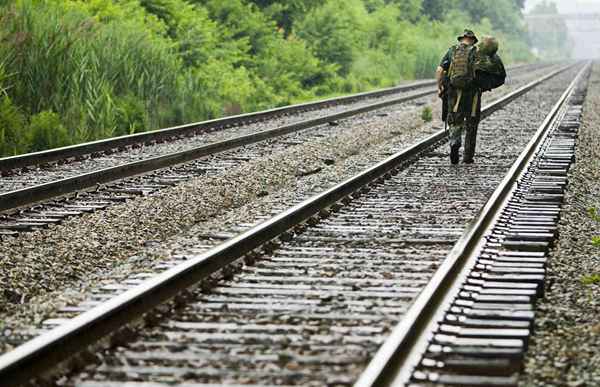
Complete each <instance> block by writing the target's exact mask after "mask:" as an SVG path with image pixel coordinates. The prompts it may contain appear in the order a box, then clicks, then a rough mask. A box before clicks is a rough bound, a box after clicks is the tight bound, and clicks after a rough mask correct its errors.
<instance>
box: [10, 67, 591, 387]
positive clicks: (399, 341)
mask: <svg viewBox="0 0 600 387" xmlns="http://www.w3.org/2000/svg"><path fill="white" fill-rule="evenodd" d="M586 69H587V68H586ZM586 69H583V70H581V71H580V72H578V78H577V79H576V80H575V81H573V82H572V83H571V85H570V86H569V87H568V88H567V90H566V91H565V92H564V93H563V94H562V96H561V97H560V99H559V102H558V103H557V104H556V106H555V107H554V108H553V109H552V111H551V112H550V114H549V115H548V116H547V118H546V120H545V121H544V122H543V124H542V125H541V126H539V128H538V126H537V124H535V125H534V124H531V123H529V122H528V121H530V119H532V118H535V117H537V116H536V114H537V115H538V116H539V112H538V111H535V108H536V107H535V106H532V107H531V109H532V110H534V111H533V112H528V113H527V114H524V111H521V113H523V114H521V115H519V114H518V112H519V110H518V107H516V106H515V105H507V101H508V100H512V99H514V98H515V97H514V95H512V96H507V97H505V99H504V100H501V101H498V102H496V103H495V104H494V105H492V106H488V107H486V109H485V111H486V113H485V115H486V116H489V115H490V114H492V112H493V111H497V110H498V109H499V108H500V107H501V106H502V107H506V108H507V109H513V110H512V111H503V110H500V111H498V114H505V116H504V118H503V119H504V120H505V121H509V120H513V121H515V120H517V121H518V120H520V121H518V122H519V123H520V124H521V126H519V127H518V128H513V127H506V126H501V127H495V128H494V127H492V126H493V125H491V124H488V123H487V122H484V123H483V124H482V128H481V143H482V145H483V149H482V151H481V153H480V158H478V160H477V163H476V164H475V165H473V166H469V167H468V168H469V173H467V174H466V173H463V172H464V170H463V169H461V168H467V167H461V168H456V167H452V166H450V165H448V160H447V155H446V152H445V146H444V142H445V139H444V133H443V132H440V133H436V134H435V135H433V136H431V137H429V138H428V139H426V140H424V141H422V142H420V143H418V144H415V145H414V146H412V147H410V148H409V149H406V150H404V151H401V152H399V153H398V154H395V155H393V156H391V157H390V158H388V159H387V160H385V161H383V162H381V163H379V164H377V165H376V166H373V167H371V168H369V169H368V170H365V171H364V172H363V173H361V174H359V175H357V176H355V177H353V178H351V179H349V180H347V181H345V182H343V183H341V184H339V185H337V186H335V187H333V188H331V189H329V190H327V191H325V192H323V193H321V194H319V195H316V196H315V197H312V198H310V199H308V200H305V201H303V202H302V203H300V204H298V205H296V206H294V207H293V208H291V209H289V210H286V211H285V212H283V213H281V214H279V215H277V216H275V217H273V218H271V219H268V220H267V221H265V222H263V223H261V224H260V225H258V226H256V227H254V228H252V229H251V230H248V231H246V232H244V233H242V234H241V235H239V236H237V237H234V238H232V239H230V240H228V241H226V242H224V243H222V244H219V245H217V246H216V247H214V248H213V249H211V250H209V251H207V252H206V253H203V254H201V255H197V256H189V257H184V256H181V257H173V259H172V260H171V261H170V262H166V263H164V264H163V265H162V270H163V272H162V273H161V274H159V275H157V276H152V277H151V278H150V279H147V277H148V276H139V277H136V278H131V280H130V281H126V282H125V283H121V284H120V285H117V286H114V287H113V288H112V289H104V291H103V292H99V293H98V294H96V295H95V297H94V299H92V300H90V301H89V302H88V303H86V304H85V305H81V306H80V307H79V308H75V309H76V310H71V311H70V312H71V313H73V312H75V313H76V314H77V313H79V312H83V313H82V314H79V315H77V316H76V317H74V318H72V319H70V320H69V321H66V322H65V321H55V322H54V324H57V327H55V328H53V329H51V330H50V331H48V332H47V333H44V334H42V335H41V336H39V337H37V338H35V339H33V340H31V341H29V342H27V343H25V344H24V345H22V346H20V347H18V348H17V349H16V350H15V351H13V352H10V353H8V354H5V355H4V356H2V357H0V380H3V381H5V382H7V383H14V384H18V383H22V382H28V381H31V378H32V377H35V376H37V375H40V374H41V373H43V372H47V371H48V370H51V369H55V367H56V365H57V364H58V363H60V362H61V361H63V360H65V359H71V360H73V361H74V363H73V364H76V365H78V366H79V367H78V370H79V371H77V372H71V373H69V374H68V375H67V376H66V377H63V378H61V379H60V384H62V385H78V386H87V387H90V386H100V385H102V386H116V385H122V384H123V383H125V382H129V383H130V384H128V385H129V386H138V385H139V386H142V385H143V383H144V382H149V383H157V385H161V384H160V383H166V384H169V383H182V382H186V381H187V382H189V383H200V384H197V385H202V384H201V383H205V384H210V383H213V384H215V383H217V384H220V383H227V384H234V383H237V384H244V385H246V384H255V385H257V384H258V385H309V386H310V385H315V386H323V385H350V384H352V383H354V382H355V381H356V380H357V379H358V378H359V377H360V375H361V373H362V371H363V370H364V368H365V367H366V366H367V363H368V362H369V360H370V359H371V357H372V355H373V354H374V353H375V352H376V351H377V350H378V348H379V347H380V346H381V345H382V344H383V347H382V349H381V350H380V352H379V353H378V354H377V355H376V356H375V358H374V359H373V360H372V363H371V365H370V366H369V367H368V368H367V372H366V373H364V374H363V376H362V378H361V379H360V380H359V382H358V385H361V386H367V385H372V386H381V385H386V384H387V383H388V382H389V381H390V380H392V379H394V378H395V377H396V375H400V376H401V377H404V379H402V382H403V383H407V382H410V381H412V382H414V383H416V384H417V385H428V384H431V383H436V382H439V381H441V382H442V384H443V383H445V384H448V385H464V384H474V385H477V384H476V383H475V382H474V381H473V380H474V379H469V377H470V376H473V375H477V374H473V373H472V374H469V373H468V372H466V371H465V370H468V371H469V372H473V370H475V371H478V370H479V371H481V370H485V372H487V371H489V370H492V371H491V372H495V374H494V376H495V377H497V379H494V381H499V382H501V383H504V384H498V385H513V384H510V383H512V379H510V378H509V377H505V376H504V375H498V373H499V372H500V370H505V368H503V367H502V364H504V365H506V364H508V365H509V366H510V367H509V368H507V369H508V370H510V371H511V372H514V370H515V367H516V366H515V364H517V360H515V359H519V356H521V355H522V353H523V349H524V344H523V343H524V342H525V339H524V337H525V336H524V332H523V331H524V330H527V328H526V327H524V323H523V322H530V321H531V303H532V302H533V301H534V299H535V297H536V296H537V295H539V289H540V281H541V280H540V278H539V277H540V275H541V274H540V264H541V265H542V266H541V267H542V268H543V259H544V258H543V256H542V255H541V254H540V253H543V251H544V248H547V247H548V244H549V243H550V239H549V235H548V234H551V233H552V231H553V226H552V221H555V220H556V217H557V208H558V207H557V205H558V204H557V203H559V199H560V195H561V193H560V190H561V189H563V188H564V184H565V176H566V172H567V170H568V165H569V163H570V162H571V161H572V155H573V149H574V142H573V138H574V135H575V131H576V128H577V126H578V120H579V115H580V114H581V109H580V104H581V98H582V97H581V95H580V94H581V92H580V91H576V89H577V88H576V85H577V84H578V81H582V79H583V78H584V73H585V71H586ZM569 74H570V73H569ZM569 74H563V75H561V76H560V77H559V78H560V79H561V80H562V82H563V85H564V81H565V79H566V77H567V75H569ZM555 82H557V83H558V80H557V81H555ZM563 89H564V86H562V87H560V91H559V90H558V89H557V87H556V86H554V87H550V86H548V87H547V88H546V89H545V91H544V92H545V93H546V94H548V95H549V96H550V97H551V98H553V99H554V100H556V99H558V95H560V94H561V92H562V90H563ZM577 90H578V89H577ZM538 91H539V93H542V90H538ZM524 93H525V91H524V90H519V91H518V92H517V93H516V94H518V95H523V94H524ZM541 95H542V94H539V95H536V96H532V97H531V100H530V101H529V103H531V104H535V102H538V103H539V101H540V96H541ZM548 95H546V98H548ZM525 97H527V94H525ZM540 107H541V105H540V106H538V108H540ZM515 122H516V121H515ZM515 122H513V124H516V123H515ZM488 125H490V126H488ZM498 131H500V132H501V133H498ZM532 137H533V140H532ZM439 147H442V148H439ZM523 147H525V151H523ZM497 149H503V152H502V153H501V154H498V152H497ZM519 154H520V156H519ZM515 159H517V161H516V162H515V163H514V164H513V161H514V160H515ZM511 165H512V167H511ZM507 171H508V175H507V177H506V178H505V179H504V180H503V181H501V179H502V176H504V174H505V173H506V172H507ZM424 177H426V179H424ZM517 181H518V184H516V182H517ZM498 183H500V186H499V187H498V188H496V187H497V186H498ZM515 184H516V185H515ZM515 187H516V188H515ZM494 189H496V190H495V191H494ZM491 192H494V193H493V195H492V199H491V200H490V201H489V202H488V204H487V205H486V206H485V208H484V211H483V212H482V215H481V216H480V217H478V218H477V213H478V210H479V209H480V208H481V207H482V206H483V204H484V203H485V202H486V199H487V197H488V195H489V193H491ZM515 200H524V201H523V202H516V201H515ZM532 212H536V213H537V215H531V213H532ZM532 216H533V217H532ZM474 217H476V221H475V222H474V223H473V225H472V226H471V227H470V228H468V230H467V231H466V232H464V233H463V230H464V224H465V223H466V222H468V221H469V220H471V219H473V218H474ZM496 219H500V220H501V221H502V222H503V223H495V220H496ZM490 227H492V228H490ZM486 230H491V231H489V232H486ZM461 235H462V237H461ZM482 236H485V238H483V239H482ZM457 241H458V243H456V242H457ZM482 241H483V242H482ZM455 243H456V244H455ZM481 243H488V244H489V245H487V246H485V247H484V249H480V248H475V247H480V244H481ZM453 245H454V246H455V247H454V249H452V246H453ZM480 251H481V252H483V253H482V254H483V255H481V256H477V255H478V254H479V253H480ZM523 251H526V252H523ZM448 252H449V253H450V255H449V257H446V253H448ZM519 254H521V255H519ZM515 257H519V259H520V260H521V261H520V262H515ZM523 257H525V258H523ZM242 258H243V261H244V262H245V265H243V266H238V267H237V272H236V271H235V270H234V267H235V265H234V266H227V265H228V264H230V263H237V264H238V265H239V263H240V259H242ZM459 262H460V264H459ZM472 268H474V271H471V269H472ZM459 269H461V270H459ZM506 270H513V271H514V273H512V274H510V273H507V272H506ZM456 272H458V273H459V274H456ZM217 273H218V276H222V277H224V278H225V280H224V281H223V280H216V279H214V278H213V277H214V276H217ZM448 273H452V275H450V276H449V277H446V276H447V275H449V274H448ZM498 273H500V274H498ZM502 273H503V274H502ZM515 273H516V274H515ZM503 275H504V276H505V278H504V279H502V278H498V277H501V276H503ZM441 277H443V278H444V280H441V279H440V278H441ZM463 277H464V278H467V281H468V284H467V285H464V286H463V284H462V283H461V282H460V281H459V280H460V279H462V278H463ZM518 277H519V278H518ZM457 278H458V279H457ZM521 280H523V282H518V281H521ZM436 282H440V283H442V284H443V285H444V286H442V287H438V286H437V285H436ZM497 283H503V285H504V286H500V285H498V284H497ZM517 283H520V284H522V285H515V284H517ZM448 288H452V289H450V290H448ZM437 289H439V290H437ZM508 289H512V293H511V291H510V290H508ZM515 289H517V290H515ZM519 289H520V290H521V291H519ZM184 290H185V291H184ZM456 290H457V291H461V293H460V294H459V296H460V297H458V298H455V297H454V294H458V293H452V292H453V291H456ZM429 295H431V297H429ZM502 296H507V297H509V299H510V300H511V302H508V303H507V302H506V301H505V302H504V303H503V304H502V301H501V300H500V298H501V297H502ZM172 299H173V300H174V301H172V302H171V303H167V304H164V302H165V301H167V300H172ZM446 299H448V300H449V301H448V300H446ZM440 300H441V301H440ZM442 301H443V302H442ZM445 302H454V303H455V305H453V306H452V308H451V309H450V310H451V313H449V314H447V315H443V314H442V315H440V313H443V312H440V311H443V310H448V309H438V305H439V304H441V303H445ZM528 303H529V304H528ZM499 304H502V305H504V306H505V307H506V308H500V307H499V306H498V305H499ZM515 304H517V308H516V309H515ZM492 306H495V307H497V308H500V309H493V308H492ZM513 310H516V312H511V311H513ZM486 313H487V314H486ZM511 313H512V314H511ZM472 316H477V318H475V319H474V318H473V317H472ZM437 317H440V318H437ZM136 320H137V324H139V325H137V327H136V328H132V327H131V326H130V327H126V328H123V327H124V326H125V325H126V324H130V323H132V321H136ZM398 321H401V325H400V326H399V327H398V328H396V329H394V326H395V325H396V324H397V322H398ZM407 321H408V322H407ZM432 321H444V323H443V324H435V326H433V327H431V326H430V325H431V324H432V323H431V322H432ZM481 321H484V322H487V323H494V322H495V323H496V325H493V326H492V327H491V328H492V329H490V326H484V327H482V326H481V325H482V324H483V323H482V322H481ZM473 322H476V323H477V324H479V325H476V326H475V328H476V329H473V326H472V325H470V324H472V323H473ZM49 325H53V324H52V323H50V324H49ZM409 328H410V329H409ZM511 329H513V331H511ZM414 330H415V332H417V334H415V335H413V334H412V332H413V331H414ZM437 330H439V331H437ZM390 332H391V335H390ZM485 334H488V335H492V337H493V335H494V334H506V335H508V336H509V338H510V339H508V340H506V341H502V340H504V339H498V338H489V337H486V336H485ZM388 335H389V341H387V342H385V339H386V337H387V336H388ZM469 335H475V336H474V337H470V336H469ZM477 335H479V336H477ZM510 335H518V338H516V339H515V338H514V337H513V336H510ZM106 336H110V337H111V340H109V343H111V345H112V347H111V348H110V349H107V350H102V351H96V352H94V351H93V350H92V351H88V352H86V348H88V346H89V345H90V344H93V343H96V342H97V341H98V340H100V339H102V338H104V337H106ZM411 338H412V341H415V342H417V344H419V345H420V346H421V347H419V345H413V343H409V342H407V341H406V340H407V339H411ZM430 338H434V339H435V340H437V341H436V342H434V343H432V344H433V345H431V346H427V344H428V343H429V342H428V340H429V339H430ZM478 340H479V341H478ZM486 340H487V341H486ZM519 340H521V345H518V343H517V341H519ZM384 342H385V344H384ZM407 343H408V344H410V348H411V350H410V351H408V352H409V354H410V356H409V355H408V354H405V351H404V349H406V348H409V347H407V346H406V345H408V344H407ZM465 343H466V344H465ZM423 344H425V345H424V348H423ZM398 348H403V350H402V351H398ZM465 349H466V350H468V351H470V352H461V351H463V350H465ZM492 349H493V350H495V352H494V351H492ZM436 350H437V352H436ZM476 350H480V352H476ZM75 353H80V354H83V355H79V356H73V355H74V354H75ZM492 353H493V354H494V356H500V357H502V355H503V354H505V355H507V357H508V358H509V362H508V363H506V362H505V363H501V362H496V363H494V362H488V363H485V362H482V361H480V360H481V359H482V358H483V359H485V356H486V355H489V354H492ZM456 354H458V356H456V357H452V356H451V355H456ZM498 354H500V355H498ZM405 357H406V358H410V359H409V360H410V361H408V360H406V359H404V358H405ZM448 357H450V358H451V359H450V360H448V361H446V362H445V361H444V359H446V358H448ZM398 359H400V360H401V361H397V360H398ZM432 359H434V360H436V361H434V362H433V363H432V362H431V360H432ZM476 360H479V362H477V361H476ZM501 360H502V361H505V360H506V358H505V357H502V359H501ZM469 361H471V363H469ZM89 363H91V364H90V365H87V366H86V364H89ZM94 363H95V364H94ZM484 363H485V364H484ZM448 364H450V367H462V368H458V369H460V370H461V372H462V374H460V373H457V371H456V370H457V368H448V367H447V366H448ZM397 366H403V367H404V368H398V367H397ZM494 366H495V367H496V368H494ZM415 367H416V368H415ZM444 367H446V368H444ZM407 370H408V371H407ZM415 371H416V372H415ZM448 375H449V376H448ZM457 375H458V376H457ZM486 375H487V374H486ZM479 376H481V374H480V375H479ZM406 377H407V378H408V379H406ZM502 377H505V379H500V378H502ZM490 380H492V379H489V380H488V383H491V382H490ZM38 382H39V380H38V381H34V382H33V383H34V384H35V383H38ZM479 385H482V384H481V383H480V384H479ZM488 385H489V384H488Z"/></svg>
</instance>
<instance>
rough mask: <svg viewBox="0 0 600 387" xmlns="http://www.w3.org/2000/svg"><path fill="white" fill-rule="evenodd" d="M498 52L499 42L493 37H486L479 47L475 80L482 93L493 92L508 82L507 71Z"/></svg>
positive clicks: (476, 57) (476, 56) (476, 55)
mask: <svg viewBox="0 0 600 387" xmlns="http://www.w3.org/2000/svg"><path fill="white" fill-rule="evenodd" d="M497 52H498V41H497V40H496V39H495V38H494V37H492V36H484V37H483V38H482V39H481V42H480V43H479V45H478V46H477V52H476V54H475V80H476V81H477V86H478V87H479V88H480V89H481V90H482V91H489V90H493V89H495V88H497V87H500V86H502V85H504V83H505V81H506V70H505V69H504V64H503V63H502V59H500V56H498V54H497Z"/></svg>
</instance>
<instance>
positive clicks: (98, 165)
mask: <svg viewBox="0 0 600 387" xmlns="http://www.w3.org/2000/svg"><path fill="white" fill-rule="evenodd" d="M548 71H551V70H548V69H545V70H540V69H534V70H531V69H528V68H527V69H520V70H515V72H514V74H511V76H510V79H509V82H510V83H521V82H523V80H525V79H532V78H535V77H538V76H541V75H543V74H544V73H546V72H548ZM427 88H431V87H426V88H423V89H419V90H420V91H422V90H425V89H427ZM411 93H414V91H409V92H403V93H397V94H393V95H388V96H383V97H377V98H369V99H366V100H361V101H357V102H353V103H348V104H342V105H338V106H331V107H327V108H324V109H320V110H317V111H309V112H304V113H297V114H293V115H289V116H281V117H276V118H274V119H270V120H268V121H264V122H256V123H252V124H248V125H244V126H239V127H233V128H228V129H221V130H218V131H215V132H212V133H206V134H203V135H199V136H195V137H192V138H185V139H181V140H176V141H169V142H165V143H162V144H155V145H144V146H141V147H139V148H135V149H130V150H127V151H125V152H117V153H113V154H111V155H103V156H100V157H95V158H91V159H85V160H82V161H73V162H70V163H67V164H61V165H53V166H50V167H45V168H41V169H39V168H38V169H31V170H29V171H27V172H21V173H19V174H16V175H13V176H7V177H0V193H3V192H10V191H13V190H17V189H23V188H26V187H31V186H34V185H37V184H43V183H48V182H51V181H55V180H59V179H65V178H69V177H73V176H77V175H80V174H83V173H89V172H93V171H97V170H100V169H103V168H109V167H114V166H117V165H122V164H126V163H130V162H134V161H139V160H143V159H147V158H151V157H158V156H162V155H167V154H170V153H174V152H181V151H184V150H189V149H193V148H196V147H199V146H202V145H206V144H210V143H213V142H218V141H222V140H225V139H228V138H231V137H236V136H243V135H248V134H252V133H256V132H259V131H263V130H269V129H274V128H277V127H280V126H284V125H289V124H292V123H296V122H300V121H303V120H307V119H314V118H318V117H322V116H325V115H329V114H335V113H340V112H342V111H345V110H349V109H355V108H358V107H361V106H365V105H368V104H373V103H379V102H384V101H388V100H391V99H394V98H398V97H399V96H401V95H409V94H411ZM427 100H430V98H422V99H419V100H416V101H414V102H409V103H405V104H402V105H398V106H403V107H407V108H410V107H414V106H415V105H417V106H418V105H422V104H424V103H425V101H427Z"/></svg>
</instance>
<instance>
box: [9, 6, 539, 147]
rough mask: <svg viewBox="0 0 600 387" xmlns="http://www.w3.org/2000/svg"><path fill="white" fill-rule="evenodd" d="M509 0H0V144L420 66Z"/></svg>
mask: <svg viewBox="0 0 600 387" xmlns="http://www.w3.org/2000/svg"><path fill="white" fill-rule="evenodd" d="M522 5H523V4H522V1H520V0H484V1H482V0H319V1H317V0H292V1H290V0H285V1H284V0H228V1H222V0H202V1H200V0H120V1H114V0H113V1H111V0H13V1H8V0H0V155H13V154H18V153H23V152H30V151H35V150H41V149H45V148H49V147H56V146H62V145H67V144H72V143H77V142H82V141H89V140H94V139H99V138H104V137H109V136H117V135H123V134H128V133H135V132H139V131H144V130H149V129H157V128H160V127H167V126H170V125H175V124H181V123H185V122H192V121H198V120H204V119H209V118H215V117H218V116H223V115H228V114H235V113H239V112H246V111H253V110H258V109H264V108H268V107H274V106H282V105H287V104H290V103H294V102H299V101H305V100H309V99H315V98H321V97H326V96H330V95H336V94H344V93H350V92H357V91H363V90H368V89H372V88H377V87H384V86H391V85H394V84H397V83H398V82H400V81H402V80H408V79H415V78H425V77H431V76H432V75H433V73H434V71H435V67H436V65H437V63H438V61H439V60H440V58H441V57H442V55H443V53H444V51H445V50H446V49H447V47H448V46H449V45H450V44H453V43H454V42H455V39H456V38H455V37H456V36H457V34H458V33H459V32H460V31H462V29H463V28H464V27H467V26H468V27H469V28H471V29H473V30H475V31H476V32H477V33H479V34H481V35H483V34H492V35H494V36H497V37H498V40H499V41H500V42H501V51H500V54H501V55H502V57H503V59H504V60H505V61H506V62H507V63H511V62H516V61H518V62H524V61H528V60H530V59H532V56H531V54H530V52H529V48H528V46H527V43H526V42H527V39H525V36H526V31H525V28H524V23H523V21H522V18H521V8H522Z"/></svg>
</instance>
